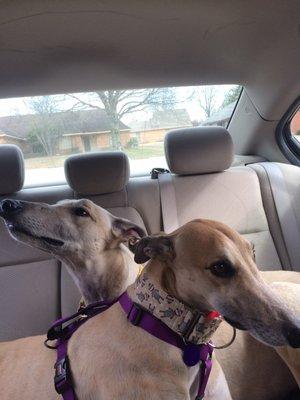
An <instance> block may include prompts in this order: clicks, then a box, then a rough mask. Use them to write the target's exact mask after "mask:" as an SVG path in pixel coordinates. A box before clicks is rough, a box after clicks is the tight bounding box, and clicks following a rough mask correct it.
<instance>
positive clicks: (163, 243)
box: [134, 236, 175, 264]
mask: <svg viewBox="0 0 300 400" xmlns="http://www.w3.org/2000/svg"><path fill="white" fill-rule="evenodd" d="M134 253H135V255H134V261H135V262H136V263H138V264H143V263H144V262H146V261H148V260H150V258H159V259H161V260H164V261H165V260H173V259H174V257H175V252H174V247H173V243H172V240H171V238H170V237H168V236H147V237H144V238H143V239H141V240H140V241H139V242H137V244H136V246H135V249H134Z"/></svg>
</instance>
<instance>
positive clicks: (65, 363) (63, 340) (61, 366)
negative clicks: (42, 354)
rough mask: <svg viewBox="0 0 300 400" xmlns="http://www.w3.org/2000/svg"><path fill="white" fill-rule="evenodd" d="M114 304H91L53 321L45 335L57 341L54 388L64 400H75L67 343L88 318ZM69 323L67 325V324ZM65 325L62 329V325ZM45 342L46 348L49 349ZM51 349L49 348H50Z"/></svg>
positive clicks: (101, 302) (102, 302) (48, 338)
mask: <svg viewBox="0 0 300 400" xmlns="http://www.w3.org/2000/svg"><path fill="white" fill-rule="evenodd" d="M115 302H116V300H115V301H113V302H110V303H106V302H104V301H99V302H95V303H91V304H89V305H88V306H86V307H85V308H82V309H80V310H79V311H78V312H76V313H75V314H72V315H71V316H70V317H67V318H60V319H58V320H57V321H55V322H54V323H53V324H52V326H51V327H50V329H49V330H48V333H47V340H46V342H47V341H48V340H57V343H56V345H55V347H52V348H54V349H56V350H57V358H56V363H55V365H54V368H55V375H54V386H55V390H56V392H57V393H58V394H61V395H62V397H63V399H64V400H75V399H76V395H75V391H74V389H73V381H72V374H71V368H70V364H69V359H68V342H69V339H70V338H71V336H72V335H73V333H74V332H75V331H77V329H78V328H79V327H80V326H81V325H83V324H84V323H85V322H86V321H87V320H88V319H89V318H91V317H93V316H95V315H97V314H101V313H102V312H103V311H105V310H107V309H108V308H109V307H110V306H111V305H113V304H114V303H115ZM68 323H69V324H68ZM65 324H67V325H66V326H64V327H63V325H65ZM46 342H45V345H46V346H47V347H50V346H49V345H47V344H46ZM50 348H51V347H50Z"/></svg>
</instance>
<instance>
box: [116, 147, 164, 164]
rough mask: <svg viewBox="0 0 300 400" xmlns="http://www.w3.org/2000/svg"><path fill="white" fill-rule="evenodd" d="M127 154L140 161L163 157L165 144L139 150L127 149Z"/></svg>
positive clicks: (139, 148)
mask: <svg viewBox="0 0 300 400" xmlns="http://www.w3.org/2000/svg"><path fill="white" fill-rule="evenodd" d="M124 151H125V153H126V154H127V155H128V157H130V158H132V159H134V160H139V159H143V158H150V157H161V156H163V155H164V146H163V143H155V144H153V145H144V146H140V147H138V148H137V149H125V150H124Z"/></svg>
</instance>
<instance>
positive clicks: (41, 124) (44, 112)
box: [26, 96, 61, 156]
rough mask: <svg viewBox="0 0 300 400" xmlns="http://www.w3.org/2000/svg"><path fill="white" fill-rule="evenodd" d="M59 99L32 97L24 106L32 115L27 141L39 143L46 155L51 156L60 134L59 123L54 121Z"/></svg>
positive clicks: (54, 97) (53, 97)
mask: <svg viewBox="0 0 300 400" xmlns="http://www.w3.org/2000/svg"><path fill="white" fill-rule="evenodd" d="M59 104H60V99H59V98H58V97H56V96H39V97H32V98H30V99H29V100H27V101H26V106H27V107H28V109H29V110H30V112H32V113H33V114H34V115H33V117H32V124H31V130H30V132H28V139H29V140H30V141H31V142H32V143H33V144H34V143H39V144H40V146H41V147H42V149H43V151H44V152H45V154H46V155H48V156H52V155H53V154H54V151H55V142H56V141H57V139H58V138H59V136H60V134H61V129H60V126H59V121H55V113H57V112H59V111H60V109H59Z"/></svg>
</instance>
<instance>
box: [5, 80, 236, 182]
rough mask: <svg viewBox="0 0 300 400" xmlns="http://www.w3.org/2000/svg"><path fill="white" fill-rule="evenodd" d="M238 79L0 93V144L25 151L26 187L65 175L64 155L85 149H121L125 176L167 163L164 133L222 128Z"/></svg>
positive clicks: (226, 122) (232, 106) (77, 152)
mask: <svg viewBox="0 0 300 400" xmlns="http://www.w3.org/2000/svg"><path fill="white" fill-rule="evenodd" d="M240 91H241V87H240V86H236V85H218V86H193V87H165V88H151V89H138V90H106V91H96V92H89V93H72V94H63V95H51V96H38V97H24V98H13V99H2V100H0V144H9V143H12V144H16V145H17V146H19V147H20V148H21V150H22V151H23V154H24V158H25V186H44V185H52V184H61V183H64V182H65V177H64V171H63V165H64V160H65V159H66V158H67V157H68V156H69V155H71V154H79V153H86V152H91V151H114V150H122V151H124V152H125V153H126V154H127V155H128V157H129V159H130V167H131V175H145V174H149V172H150V171H151V169H152V168H154V167H162V168H166V167H167V166H166V161H165V157H164V146H163V140H164V136H165V134H166V133H167V132H168V131H169V130H172V129H177V128H189V127H193V126H210V125H219V126H224V127H226V126H227V125H228V122H229V120H230V118H231V115H232V113H233V110H234V107H235V104H236V102H237V100H238V97H239V94H240Z"/></svg>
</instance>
